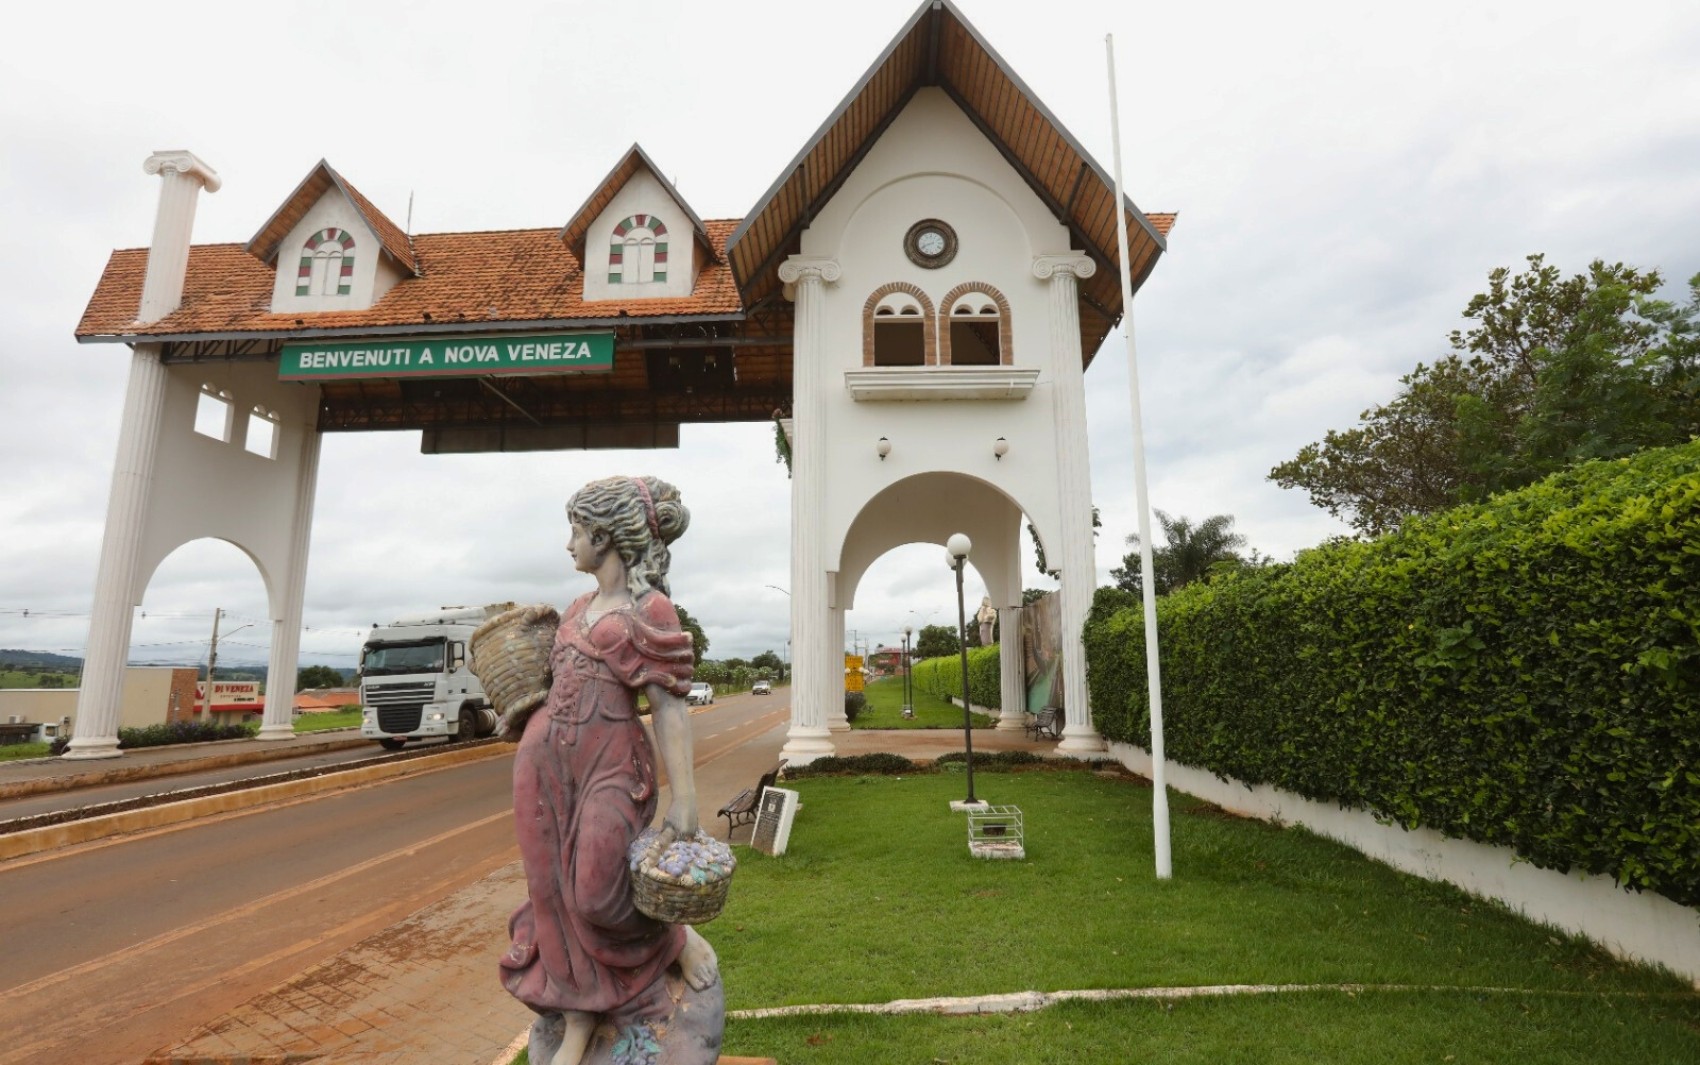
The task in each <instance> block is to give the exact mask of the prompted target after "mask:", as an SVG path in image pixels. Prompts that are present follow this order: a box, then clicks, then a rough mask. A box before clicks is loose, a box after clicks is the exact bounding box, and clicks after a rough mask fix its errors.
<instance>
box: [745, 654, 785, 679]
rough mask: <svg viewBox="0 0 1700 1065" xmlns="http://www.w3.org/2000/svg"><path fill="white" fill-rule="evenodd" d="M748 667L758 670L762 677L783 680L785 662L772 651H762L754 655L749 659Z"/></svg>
mask: <svg viewBox="0 0 1700 1065" xmlns="http://www.w3.org/2000/svg"><path fill="white" fill-rule="evenodd" d="M750 665H751V666H752V667H753V668H755V669H756V670H759V671H760V672H761V674H762V675H763V676H769V677H772V678H773V679H775V680H784V679H785V660H784V659H783V658H780V657H779V655H778V654H777V653H776V652H774V651H763V652H762V653H761V654H759V655H756V656H755V657H754V658H752V659H750Z"/></svg>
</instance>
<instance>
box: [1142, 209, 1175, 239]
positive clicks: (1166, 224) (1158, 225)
mask: <svg viewBox="0 0 1700 1065" xmlns="http://www.w3.org/2000/svg"><path fill="white" fill-rule="evenodd" d="M1179 217H1180V216H1179V215H1177V214H1175V213H1174V212H1173V211H1168V212H1163V213H1157V214H1153V213H1151V212H1146V215H1145V219H1146V221H1148V222H1150V223H1151V228H1152V229H1155V230H1156V231H1157V235H1158V236H1160V237H1163V238H1164V239H1168V236H1169V230H1171V229H1173V228H1175V219H1176V218H1179Z"/></svg>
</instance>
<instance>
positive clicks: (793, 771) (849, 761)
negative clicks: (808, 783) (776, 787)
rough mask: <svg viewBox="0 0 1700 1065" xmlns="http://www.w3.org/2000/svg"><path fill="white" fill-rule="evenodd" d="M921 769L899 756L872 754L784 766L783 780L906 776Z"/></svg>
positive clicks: (881, 753)
mask: <svg viewBox="0 0 1700 1065" xmlns="http://www.w3.org/2000/svg"><path fill="white" fill-rule="evenodd" d="M920 769H921V767H920V766H918V765H916V764H915V763H914V762H911V761H910V760H909V759H907V758H905V757H903V756H902V755H900V754H886V753H884V752H874V753H872V754H851V755H845V756H842V757H838V756H832V757H827V758H816V759H815V760H814V761H812V762H810V763H809V764H808V765H800V766H786V767H785V779H787V780H797V779H800V778H802V777H822V776H843V775H845V774H866V773H881V774H891V775H896V774H907V773H917V772H920Z"/></svg>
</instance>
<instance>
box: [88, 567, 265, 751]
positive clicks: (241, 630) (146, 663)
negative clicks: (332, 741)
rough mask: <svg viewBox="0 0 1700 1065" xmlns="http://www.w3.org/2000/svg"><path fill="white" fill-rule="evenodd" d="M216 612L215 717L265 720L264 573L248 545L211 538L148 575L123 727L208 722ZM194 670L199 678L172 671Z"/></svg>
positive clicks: (137, 623) (135, 627)
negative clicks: (246, 548)
mask: <svg viewBox="0 0 1700 1065" xmlns="http://www.w3.org/2000/svg"><path fill="white" fill-rule="evenodd" d="M215 613H216V614H217V615H218V639H217V644H216V656H217V660H216V662H215V663H214V664H213V665H214V670H215V675H214V678H213V679H214V685H215V687H214V689H213V710H214V711H215V713H214V715H213V716H214V718H215V719H216V720H218V721H219V722H221V723H226V724H235V723H244V722H249V721H251V722H258V721H259V720H260V712H261V710H262V708H263V705H264V704H263V702H262V701H261V700H262V699H263V692H264V686H265V682H266V681H267V679H268V678H267V671H268V665H269V662H270V657H271V640H272V621H271V607H270V596H269V595H268V592H267V588H266V582H265V577H264V574H263V573H262V572H261V571H260V570H259V568H258V566H257V565H256V563H255V561H254V559H253V557H252V556H250V555H249V554H248V553H247V552H246V551H244V550H242V549H241V548H239V547H237V546H236V545H234V544H232V543H230V542H229V541H227V540H219V539H214V538H211V537H207V538H202V539H198V540H191V541H189V542H188V543H186V544H183V545H182V546H180V547H178V548H177V549H176V550H174V551H172V552H171V554H169V555H167V556H166V557H165V560H164V561H162V562H161V563H160V564H159V566H158V567H157V568H155V570H154V572H153V575H152V576H151V577H150V578H149V580H148V586H147V591H146V593H145V594H144V595H143V596H142V605H141V607H140V609H138V610H137V611H136V614H135V621H134V624H133V626H132V628H131V635H130V647H129V652H128V659H127V661H128V662H129V663H130V666H131V667H132V669H131V670H130V677H129V678H127V680H126V685H125V705H124V708H123V714H122V720H121V725H123V726H126V727H134V726H138V725H145V724H158V723H164V722H170V721H205V720H207V709H206V698H207V689H206V688H205V687H204V683H205V679H206V669H207V666H208V663H209V658H210V657H211V656H212V655H213V654H214V652H215V646H214V641H213V624H214V615H215ZM138 666H139V667H143V669H142V670H137V669H135V668H134V667H138ZM189 670H193V671H194V674H195V675H194V677H192V678H190V677H187V676H176V677H174V676H172V674H173V673H179V672H181V673H185V674H186V673H187V671H189ZM292 679H293V678H292ZM185 682H187V683H185ZM197 682H198V683H200V684H202V685H203V686H202V687H200V688H199V689H197V688H196V686H195V685H196V683H197ZM249 707H252V709H249ZM221 708H225V709H221Z"/></svg>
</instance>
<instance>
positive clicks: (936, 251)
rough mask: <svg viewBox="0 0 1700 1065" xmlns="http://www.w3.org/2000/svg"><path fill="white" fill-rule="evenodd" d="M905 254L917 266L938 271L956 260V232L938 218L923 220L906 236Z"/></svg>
mask: <svg viewBox="0 0 1700 1065" xmlns="http://www.w3.org/2000/svg"><path fill="white" fill-rule="evenodd" d="M903 253H904V254H905V255H907V256H909V261H910V262H912V263H914V264H915V265H916V266H921V267H925V268H926V269H928V270H936V269H938V268H939V267H941V266H943V265H945V264H946V263H948V262H950V261H951V260H952V259H954V258H956V230H954V229H952V228H950V226H949V224H947V223H945V222H941V221H939V220H938V219H936V218H923V219H922V220H921V221H919V222H916V223H915V224H914V225H912V226H910V227H909V232H908V233H906V234H904V237H903Z"/></svg>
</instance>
